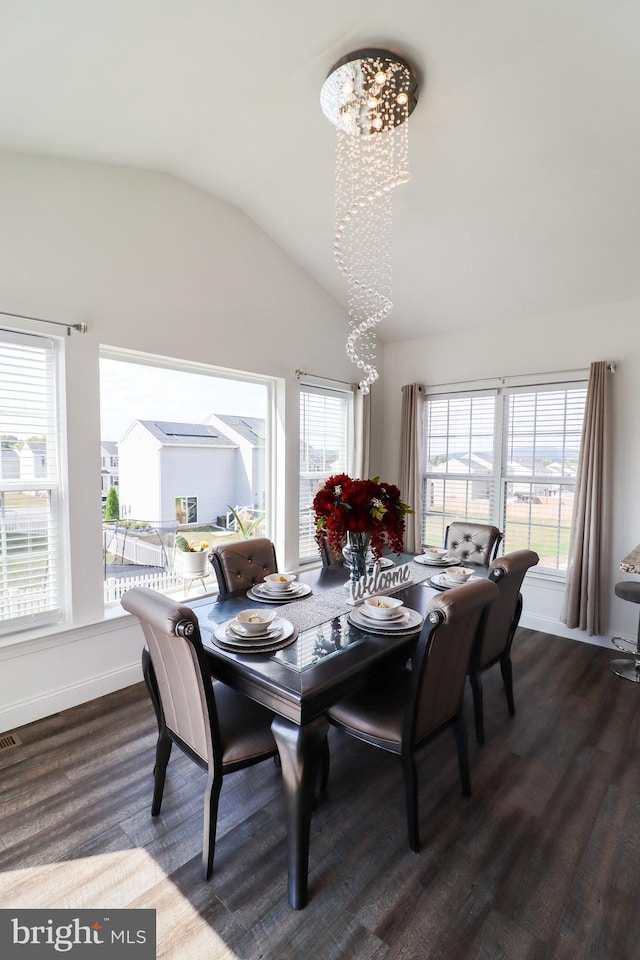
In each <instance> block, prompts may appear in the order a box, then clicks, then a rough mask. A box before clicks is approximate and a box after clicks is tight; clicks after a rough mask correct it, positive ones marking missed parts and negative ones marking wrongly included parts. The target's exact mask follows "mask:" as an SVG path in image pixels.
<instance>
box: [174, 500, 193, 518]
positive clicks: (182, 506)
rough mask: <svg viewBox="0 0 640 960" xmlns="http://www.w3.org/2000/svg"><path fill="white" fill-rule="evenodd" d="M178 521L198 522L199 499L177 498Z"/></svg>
mask: <svg viewBox="0 0 640 960" xmlns="http://www.w3.org/2000/svg"><path fill="white" fill-rule="evenodd" d="M176 520H177V521H178V523H197V522H198V498H197V497H176Z"/></svg>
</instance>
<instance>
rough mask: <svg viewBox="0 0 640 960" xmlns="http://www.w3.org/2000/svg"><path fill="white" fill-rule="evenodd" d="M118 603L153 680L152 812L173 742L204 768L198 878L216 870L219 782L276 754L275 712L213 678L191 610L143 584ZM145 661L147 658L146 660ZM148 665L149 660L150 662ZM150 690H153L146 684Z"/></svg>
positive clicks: (157, 802) (157, 806)
mask: <svg viewBox="0 0 640 960" xmlns="http://www.w3.org/2000/svg"><path fill="white" fill-rule="evenodd" d="M121 602H122V606H123V607H124V609H125V610H127V611H128V612H129V613H132V614H133V615H134V616H135V617H137V618H138V620H139V621H140V624H141V626H142V630H143V632H144V636H145V640H146V642H147V657H148V658H149V659H150V667H151V668H152V669H151V670H150V671H147V670H145V679H146V680H147V686H149V675H151V676H152V683H153V684H155V696H156V697H157V703H154V707H155V708H156V712H157V716H158V726H159V734H158V743H157V746H156V764H155V769H154V790H153V802H152V805H151V815H152V816H153V817H155V816H157V815H158V814H159V813H160V807H161V805H162V794H163V791H164V783H165V775H166V771H167V764H168V763H169V757H170V755H171V748H172V745H173V744H174V743H175V744H176V745H177V746H178V747H180V749H181V750H182V751H183V752H184V753H185V754H186V755H187V756H188V757H190V759H191V760H193V761H194V763H196V764H197V765H198V766H199V767H201V768H202V769H203V770H206V772H207V782H206V787H205V794H204V824H203V842H202V871H201V872H202V878H203V879H204V880H208V879H209V877H210V876H211V873H212V871H213V857H214V851H215V842H216V823H217V815H218V800H219V797H220V790H221V788H222V779H223V777H225V776H226V775H227V774H228V773H232V772H233V771H235V770H242V769H244V768H245V767H250V766H252V765H253V764H255V763H259V762H260V761H261V760H266V759H267V758H268V757H273V756H275V755H276V754H277V748H276V743H275V740H274V739H273V735H272V733H271V721H272V719H273V714H271V713H269V711H268V710H265V708H264V707H261V706H260V705H259V704H257V703H254V702H253V701H252V700H250V699H249V698H248V697H245V696H243V695H242V694H239V693H236V691H235V690H232V689H231V688H230V687H227V686H226V685H225V684H223V683H220V682H219V681H216V680H214V681H212V678H211V675H210V671H209V665H208V662H207V658H206V654H205V652H204V649H203V647H202V640H201V637H200V630H199V627H198V621H197V618H196V616H195V614H194V613H193V611H192V610H190V609H189V608H188V607H183V606H180V605H179V604H177V603H175V601H173V600H170V599H169V598H168V597H165V596H163V595H162V594H160V593H156V592H155V591H153V590H149V589H148V588H147V587H134V588H132V589H131V590H127V592H126V593H125V595H124V596H123V598H122V601H121ZM143 661H144V657H143ZM147 667H149V664H147ZM150 693H151V694H152V700H153V691H152V689H151V688H150Z"/></svg>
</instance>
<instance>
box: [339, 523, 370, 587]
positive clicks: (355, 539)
mask: <svg viewBox="0 0 640 960" xmlns="http://www.w3.org/2000/svg"><path fill="white" fill-rule="evenodd" d="M370 540H371V534H370V533H355V532H354V531H352V530H347V540H346V543H345V545H344V547H343V548H342V553H343V554H344V559H345V563H346V564H347V566H348V567H349V578H350V580H351V582H352V583H356V582H357V581H358V580H360V578H361V577H364V576H365V574H366V572H367V564H368V562H369V542H370Z"/></svg>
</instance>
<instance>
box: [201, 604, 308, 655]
mask: <svg viewBox="0 0 640 960" xmlns="http://www.w3.org/2000/svg"><path fill="white" fill-rule="evenodd" d="M297 636H298V631H297V630H296V628H295V627H294V625H293V624H292V623H291V622H290V621H289V620H285V619H284V618H282V617H279V616H278V615H277V613H276V611H275V610H268V609H267V610H259V609H258V610H256V609H255V608H254V609H251V610H241V611H240V613H238V614H237V616H235V617H232V618H231V619H230V620H225V621H224V623H219V624H218V625H217V626H216V627H215V629H214V631H213V640H214V643H216V644H217V646H219V647H221V648H222V649H223V650H232V651H233V652H234V653H271V652H272V651H274V650H281V649H282V648H283V647H287V646H289V644H290V643H293V642H294V640H296V639H297Z"/></svg>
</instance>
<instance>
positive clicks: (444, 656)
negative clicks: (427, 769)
mask: <svg viewBox="0 0 640 960" xmlns="http://www.w3.org/2000/svg"><path fill="white" fill-rule="evenodd" d="M497 595H498V588H497V587H496V585H495V584H493V583H490V582H489V581H488V580H476V581H473V582H469V583H465V584H463V585H462V586H460V587H454V588H453V589H451V590H447V591H446V592H445V593H441V594H438V595H437V596H435V597H434V598H433V599H432V600H431V601H430V602H429V607H428V612H427V618H426V620H425V623H424V626H423V628H422V632H421V634H420V638H419V640H418V643H417V647H416V651H415V653H414V655H413V657H412V660H411V666H410V667H409V666H407V665H398V666H396V667H395V668H394V669H392V670H385V672H384V674H383V675H381V676H380V677H379V679H378V681H377V682H372V683H370V684H368V685H367V687H366V688H364V689H362V690H359V691H358V692H356V693H354V694H352V695H351V696H349V697H346V698H345V699H344V700H341V701H339V702H338V703H337V704H335V705H334V706H333V707H331V708H330V710H329V711H328V717H329V721H330V722H331V723H332V724H333V725H334V726H335V727H338V729H340V730H342V731H343V732H344V733H347V734H349V735H350V736H352V737H355V738H356V739H357V740H362V741H364V742H365V743H368V744H371V746H373V747H378V748H380V749H381V750H386V751H387V752H389V753H393V754H395V755H396V756H398V757H400V759H401V761H402V769H403V772H404V786H405V796H406V807H407V827H408V833H409V846H410V847H411V849H412V850H415V851H416V852H417V851H418V850H419V849H420V833H419V826H418V781H417V769H416V761H415V754H416V751H417V750H418V749H420V748H421V747H423V746H424V745H425V744H427V743H428V742H429V741H430V740H432V739H433V737H435V736H436V735H437V734H439V733H440V732H441V731H443V730H445V729H447V728H448V727H453V729H454V733H455V738H456V744H457V748H458V763H459V767H460V780H461V782H462V792H463V794H464V795H465V796H469V795H470V794H471V783H470V779H469V758H468V753H467V734H466V727H465V722H464V716H463V712H462V697H463V693H464V685H465V681H466V677H467V668H468V665H469V654H470V651H471V647H472V644H473V641H474V638H475V635H476V632H477V629H478V624H479V622H480V619H481V617H482V615H483V611H484V610H485V608H486V607H487V605H489V604H491V603H492V602H493V601H494V600H495V598H496V597H497ZM358 789H359V790H360V789H361V785H359V786H358Z"/></svg>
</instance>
